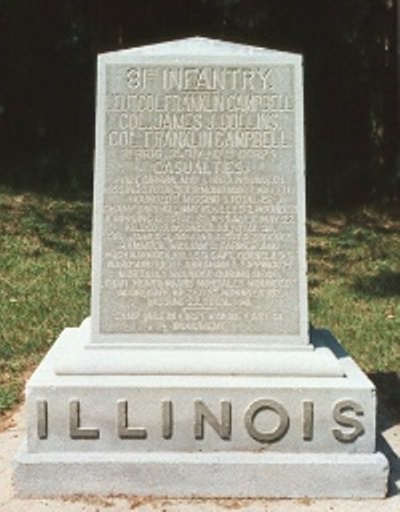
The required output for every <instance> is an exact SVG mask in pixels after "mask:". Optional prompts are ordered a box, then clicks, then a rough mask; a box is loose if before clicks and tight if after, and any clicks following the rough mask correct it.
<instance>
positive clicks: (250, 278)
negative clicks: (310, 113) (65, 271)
mask: <svg viewBox="0 0 400 512" xmlns="http://www.w3.org/2000/svg"><path fill="white" fill-rule="evenodd" d="M98 73H99V82H98V106H97V153H96V155H97V158H96V182H95V208H96V213H95V217H94V222H95V231H94V244H93V251H94V266H93V269H94V274H93V275H94V278H93V292H94V293H93V295H92V299H93V301H92V316H93V341H94V342H99V341H107V342H110V341H114V342H121V341H124V342H135V340H137V338H138V336H139V335H140V339H141V340H143V339H144V340H146V335H147V336H148V338H149V340H150V341H151V342H154V341H160V342H161V343H165V340H166V338H165V336H166V335H174V338H175V339H184V340H186V341H188V340H189V341H190V342H194V343H196V342H198V341H199V340H200V339H201V340H202V342H209V343H226V342H228V343H230V344H236V343H240V341H244V340H245V341H252V340H253V339H254V338H256V339H257V341H259V342H260V343H261V342H262V343H264V344H268V343H269V344H277V343H289V344H290V345H296V344H302V345H305V344H307V343H308V335H307V296H306V264H305V251H304V246H305V243H304V229H305V226H304V225H305V219H304V161H303V151H304V147H303V144H304V143H303V111H302V109H303V106H302V105H303V98H302V78H301V73H302V65H301V57H300V56H298V55H295V54H288V53H283V52H275V51H270V50H264V49H257V48H252V47H246V46H243V45H234V44H229V43H222V42H219V41H210V40H206V39H202V38H192V39H188V40H183V41H176V42H171V43H165V44H160V45H154V46H153V47H149V48H140V49H132V50H127V51H123V52H114V53H109V54H104V55H102V56H100V59H99V70H98ZM150 335H151V338H150ZM199 335H201V336H199Z"/></svg>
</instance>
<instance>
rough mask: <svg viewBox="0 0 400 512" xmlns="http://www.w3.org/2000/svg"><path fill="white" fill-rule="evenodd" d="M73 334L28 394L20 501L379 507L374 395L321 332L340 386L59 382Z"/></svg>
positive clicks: (382, 476) (261, 378) (130, 379)
mask: <svg viewBox="0 0 400 512" xmlns="http://www.w3.org/2000/svg"><path fill="white" fill-rule="evenodd" d="M80 332H81V333H82V331H81V329H68V330H66V331H64V333H63V335H61V336H60V338H59V339H58V340H57V342H56V343H55V344H54V346H53V348H52V349H51V350H50V351H49V353H48V354H47V356H46V357H45V358H44V360H43V361H42V363H41V364H40V366H39V367H38V369H37V370H36V372H35V373H34V374H33V375H32V377H31V379H30V380H29V382H28V384H27V418H28V421H27V426H28V435H27V442H26V443H25V444H24V446H23V447H22V448H21V450H20V452H19V453H18V455H17V457H16V459H15V467H14V483H15V490H16V493H17V494H18V495H19V496H23V497H28V496H43V497H44V496H60V495H73V494H101V495H109V494H126V495H151V496H170V497H192V496H197V497H235V496H237V497H300V496H308V497H383V496H385V494H386V486H387V479H388V464H387V461H386V459H385V457H384V456H383V455H382V454H380V453H376V449H375V440H376V423H375V413H376V397H375V389H374V386H373V384H372V383H371V382H370V381H369V380H368V379H367V377H366V376H365V375H364V374H363V373H362V372H361V370H360V369H359V368H358V367H357V365H356V364H355V363H354V361H352V359H351V358H350V357H349V356H347V354H346V353H345V352H344V351H343V349H342V348H341V346H340V345H339V344H338V342H337V341H336V340H335V339H334V338H333V336H332V335H331V334H330V333H329V332H328V331H324V330H319V331H314V332H313V334H312V337H311V338H312V341H314V344H315V345H317V346H318V349H320V348H323V349H324V350H326V351H329V352H330V353H331V356H332V357H334V358H335V359H336V361H337V364H338V365H339V366H340V368H341V371H340V376H338V377H331V376H319V377H318V376H312V377H305V376H302V375H298V376H292V375H287V376H285V375H283V374H279V375H255V376H251V375H228V374H226V375H194V376H193V375H141V374H139V375H127V374H111V373H110V374H108V375H76V374H72V375H65V374H59V373H57V372H56V368H57V367H58V364H59V361H60V360H61V359H62V355H63V354H65V353H67V352H71V349H72V347H73V343H74V341H73V339H72V338H74V336H76V334H79V333H80ZM65 333H67V334H68V335H66V334H65ZM73 335H74V336H73ZM75 341H77V340H75ZM77 345H80V346H81V347H82V346H83V341H82V340H80V341H79V340H78V343H77ZM77 345H75V348H76V346H77ZM314 352H317V350H315V351H314ZM131 353H132V357H137V355H136V353H135V351H132V352H131ZM265 357H268V352H266V353H265ZM293 357H296V353H295V352H294V353H293Z"/></svg>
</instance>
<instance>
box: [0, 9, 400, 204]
mask: <svg viewBox="0 0 400 512" xmlns="http://www.w3.org/2000/svg"><path fill="white" fill-rule="evenodd" d="M396 11H397V2H396V0H301V1H300V0H145V1H144V0H136V1H134V0H131V1H128V0H114V1H111V0H110V1H106V0H57V1H55V0H0V183H1V184H3V185H6V186H12V187H13V188H17V189H18V188H19V189H31V190H41V191H49V192H52V193H59V194H63V195H71V194H72V195H75V196H77V195H81V194H86V195H90V194H91V187H92V175H93V163H92V159H93V148H94V114H95V80H96V76H95V66H96V55H97V53H101V52H104V51H109V50H116V49H120V48H121V49H122V48H129V47H131V46H138V45H142V44H149V43H155V42H160V41H165V40H170V39H177V38H181V37H187V36H193V35H202V36H208V37H214V38H220V39H226V40H231V41H236V42H240V43H246V44H253V45H258V46H264V47H269V48H273V49H282V50H287V51H295V52H300V53H302V54H303V55H304V62H305V66H304V82H305V116H306V161H307V189H308V190H307V193H308V203H309V205H311V207H320V206H333V205H335V206H343V205H348V204H357V205H359V204H362V203H368V202H371V201H379V202H381V203H382V202H383V203H391V202H393V201H394V200H395V199H396V190H397V187H398V185H399V176H398V174H397V173H396V143H397V140H396V138H397V132H396V128H397V126H396V122H397V113H398V111H397V106H396V105H397V90H396V87H397V86H396V62H397V61H396V26H397V24H396Z"/></svg>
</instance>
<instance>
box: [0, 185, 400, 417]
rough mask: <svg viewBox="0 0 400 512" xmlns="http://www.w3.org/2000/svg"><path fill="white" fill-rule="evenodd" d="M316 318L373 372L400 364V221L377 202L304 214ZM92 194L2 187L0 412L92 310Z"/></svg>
mask: <svg viewBox="0 0 400 512" xmlns="http://www.w3.org/2000/svg"><path fill="white" fill-rule="evenodd" d="M308 231H309V236H308V268H309V276H308V280H309V296H310V319H311V322H312V324H313V325H314V326H315V327H327V328H329V329H331V330H332V331H333V332H334V334H335V335H336V336H337V337H338V338H339V339H340V340H341V342H342V343H343V344H344V346H345V347H346V348H347V349H348V351H349V352H350V353H351V355H352V356H353V357H354V358H355V359H356V360H357V362H358V363H359V364H360V365H361V367H362V368H363V369H364V370H365V371H367V372H384V373H389V372H399V369H400V343H399V331H400V329H399V328H400V304H399V302H400V301H399V296H400V268H399V253H400V220H399V218H395V217H394V216H393V215H389V214H387V213H382V212H380V211H378V210H377V209H372V208H371V209H363V210H358V211H354V212H351V213H338V214H332V213H331V214H329V215H322V214H321V215H319V216H314V217H312V218H311V219H309V222H308ZM90 235H91V203H90V202H89V201H87V202H85V201H63V200H58V199H54V198H51V197H45V196H39V195H34V194H23V195H17V194H14V193H10V192H7V191H3V192H0V240H1V242H0V249H1V250H0V293H1V297H0V319H1V333H0V412H1V411H2V410H3V411H5V410H7V409H9V408H11V407H12V406H13V405H15V404H16V403H17V402H18V401H20V400H21V397H22V391H23V387H24V382H25V380H26V378H27V376H28V375H29V373H30V372H31V371H32V370H33V368H34V367H35V366H36V365H37V364H38V363H39V361H40V359H41V358H42V357H43V355H44V354H45V353H46V352H47V350H48V348H49V347H50V345H51V344H52V343H53V342H54V341H55V339H56V337H57V336H58V335H59V333H60V332H61V330H62V329H63V328H64V327H73V326H77V325H79V324H80V322H81V321H82V320H83V319H84V318H85V317H86V316H87V315H88V314H89V297H90V251H91V250H90Z"/></svg>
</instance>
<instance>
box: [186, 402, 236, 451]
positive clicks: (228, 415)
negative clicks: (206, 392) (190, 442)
mask: <svg viewBox="0 0 400 512" xmlns="http://www.w3.org/2000/svg"><path fill="white" fill-rule="evenodd" d="M194 410H195V420H194V436H195V438H196V439H204V423H205V421H207V423H208V424H209V425H210V426H211V427H212V428H213V429H214V430H215V432H216V433H217V434H218V436H219V437H220V438H221V439H223V440H225V441H229V440H230V438H231V433H232V405H231V403H230V402H228V401H227V400H222V401H221V420H220V421H218V419H217V417H216V416H215V415H214V414H213V413H212V412H211V411H210V409H209V408H208V407H207V405H206V404H205V403H204V402H203V401H202V400H196V402H195V404H194Z"/></svg>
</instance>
